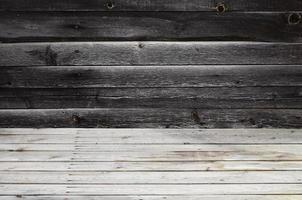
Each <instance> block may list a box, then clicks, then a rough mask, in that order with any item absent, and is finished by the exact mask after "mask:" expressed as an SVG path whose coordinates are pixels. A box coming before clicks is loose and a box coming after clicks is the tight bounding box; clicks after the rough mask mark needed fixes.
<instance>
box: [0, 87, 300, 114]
mask: <svg viewBox="0 0 302 200" xmlns="http://www.w3.org/2000/svg"><path fill="white" fill-rule="evenodd" d="M16 108H18V109H20V108H23V109H24V108H28V109H44V108H48V109H52V108H220V109H222V108H224V109H234V108H241V109H244V108H246V109H249V108H278V109H279V108H297V109H302V87H243V88H240V87H239V88H238V87H235V88H230V87H219V88H76V89H71V88H68V89H23V88H19V89H16V88H10V89H0V109H16Z"/></svg>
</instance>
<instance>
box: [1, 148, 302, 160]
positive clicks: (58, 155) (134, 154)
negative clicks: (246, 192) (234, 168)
mask: <svg viewBox="0 0 302 200" xmlns="http://www.w3.org/2000/svg"><path fill="white" fill-rule="evenodd" d="M300 152H302V146H301V145H219V146H218V145H139V146H137V145H134V146H129V145H126V146H118V145H114V146H105V145H104V146H102V147H96V148H95V149H94V148H93V146H91V147H90V148H87V149H86V150H85V149H82V148H76V150H75V151H26V150H23V149H22V150H18V151H0V161H45V162H46V161H64V162H67V161H103V162H115V161H131V162H140V161H144V162H146V161H161V162H164V161H208V160H214V161H216V160H267V161H277V160H278V161H282V160H284V161H286V160H292V161H294V160H302V154H301V153H300Z"/></svg>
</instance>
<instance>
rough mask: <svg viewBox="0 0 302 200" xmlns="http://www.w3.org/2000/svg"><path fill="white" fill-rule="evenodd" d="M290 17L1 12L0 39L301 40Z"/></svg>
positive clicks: (299, 25) (299, 28) (299, 29)
mask: <svg viewBox="0 0 302 200" xmlns="http://www.w3.org/2000/svg"><path fill="white" fill-rule="evenodd" d="M289 15H290V13H288V12H276V13H268V12H261V13H255V12H252V13H246V12H229V13H223V14H217V13H213V12H0V19H1V20H0V30H1V31H0V41H2V42H33V41H38V42H39V41H40V42H41V41H47V42H49V41H104V40H114V41H116V40H134V41H137V40H193V41H196V40H199V41H200V40H205V41H209V40H213V41H223V40H235V41H275V42H278V41H281V42H282V41H285V42H301V41H302V40H301V38H302V37H301V32H302V23H297V24H291V23H289V22H288V18H289ZM300 17H301V16H300ZM300 20H301V19H300Z"/></svg>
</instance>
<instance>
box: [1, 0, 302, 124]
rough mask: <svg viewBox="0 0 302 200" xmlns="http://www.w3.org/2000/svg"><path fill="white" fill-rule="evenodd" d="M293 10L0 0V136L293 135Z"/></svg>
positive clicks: (295, 6)
mask: <svg viewBox="0 0 302 200" xmlns="http://www.w3.org/2000/svg"><path fill="white" fill-rule="evenodd" d="M301 14H302V1H300V0H287V1H284V0H265V1H264V0H249V1H242V0H225V1H217V0H190V1H189V0H166V1H162V0H114V1H109V0H86V1H83V0H52V1H41V0H0V41H1V43H0V72H1V73H0V127H98V128H108V127H112V128H116V127H118V128H120V127H128V128H137V127H140V128H265V127H266V128H272V127H275V128H301V127H302V87H301V86H302V68H301V64H302V43H301V42H302V22H301V20H302V19H301Z"/></svg>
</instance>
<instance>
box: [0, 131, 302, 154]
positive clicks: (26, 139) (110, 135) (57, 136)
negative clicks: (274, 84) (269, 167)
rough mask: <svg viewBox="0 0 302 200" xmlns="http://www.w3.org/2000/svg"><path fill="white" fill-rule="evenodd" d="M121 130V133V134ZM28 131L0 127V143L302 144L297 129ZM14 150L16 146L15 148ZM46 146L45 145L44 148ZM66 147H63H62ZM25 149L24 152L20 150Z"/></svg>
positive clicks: (85, 145) (86, 145) (99, 145)
mask: <svg viewBox="0 0 302 200" xmlns="http://www.w3.org/2000/svg"><path fill="white" fill-rule="evenodd" d="M121 130H122V131H121ZM121 130H120V129H110V128H109V129H83V128H80V129H79V128H76V129H72V128H63V129H62V128H58V129H32V128H17V129H16V128H9V129H7V128H1V129H0V137H1V142H0V143H1V144H10V143H12V144H18V143H19V144H70V145H74V142H77V144H81V145H76V146H74V148H75V147H77V148H80V149H81V150H84V149H87V148H88V149H89V148H90V149H93V148H96V149H98V148H102V147H103V145H105V144H106V145H111V144H119V145H128V144H143V145H152V144H179V145H183V144H186V145H189V144H228V143H229V144H243V145H244V144H266V145H267V144H302V138H301V131H300V130H299V129H278V130H276V129H223V130H220V129H145V128H143V129H121ZM16 147H17V146H16ZM47 147H49V146H46V147H45V148H47ZM66 147H67V146H66ZM24 150H26V149H24Z"/></svg>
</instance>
